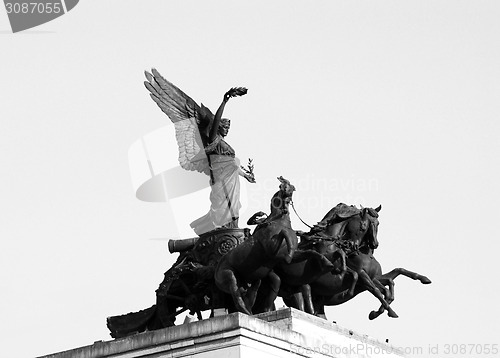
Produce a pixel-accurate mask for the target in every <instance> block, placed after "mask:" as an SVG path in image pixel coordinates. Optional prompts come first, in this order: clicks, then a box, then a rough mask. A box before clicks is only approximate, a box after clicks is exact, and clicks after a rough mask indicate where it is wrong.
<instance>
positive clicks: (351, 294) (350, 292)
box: [344, 267, 359, 297]
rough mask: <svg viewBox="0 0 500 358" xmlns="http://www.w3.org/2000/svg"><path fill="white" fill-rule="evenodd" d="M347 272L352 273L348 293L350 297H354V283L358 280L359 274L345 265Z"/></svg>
mask: <svg viewBox="0 0 500 358" xmlns="http://www.w3.org/2000/svg"><path fill="white" fill-rule="evenodd" d="M347 272H349V273H350V274H351V275H352V283H351V288H350V289H349V291H348V295H349V296H350V297H354V288H355V287H356V283H357V282H358V279H359V275H358V273H357V272H356V271H354V270H353V269H351V268H349V267H347ZM344 277H345V276H344Z"/></svg>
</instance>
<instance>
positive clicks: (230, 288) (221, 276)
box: [216, 269, 252, 315]
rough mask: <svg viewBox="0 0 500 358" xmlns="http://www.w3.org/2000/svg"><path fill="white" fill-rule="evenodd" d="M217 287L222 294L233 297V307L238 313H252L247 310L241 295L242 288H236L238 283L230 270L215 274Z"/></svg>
mask: <svg viewBox="0 0 500 358" xmlns="http://www.w3.org/2000/svg"><path fill="white" fill-rule="evenodd" d="M216 283H217V286H218V287H219V288H220V289H221V290H222V291H224V292H228V293H229V294H231V296H232V297H233V301H234V305H235V307H236V309H237V310H238V311H240V312H243V313H246V314H248V315H251V314H252V313H251V312H250V310H249V309H248V307H247V306H246V304H245V301H244V300H243V297H242V295H241V293H242V288H241V287H238V281H237V280H236V276H235V275H234V272H233V271H232V270H230V269H222V270H219V272H217V279H216Z"/></svg>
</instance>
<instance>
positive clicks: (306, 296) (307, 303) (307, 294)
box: [300, 285, 314, 314]
mask: <svg viewBox="0 0 500 358" xmlns="http://www.w3.org/2000/svg"><path fill="white" fill-rule="evenodd" d="M300 291H301V294H302V298H303V301H304V307H303V311H304V312H307V313H309V314H314V306H313V301H312V295H311V286H309V285H302V286H301V288H300Z"/></svg>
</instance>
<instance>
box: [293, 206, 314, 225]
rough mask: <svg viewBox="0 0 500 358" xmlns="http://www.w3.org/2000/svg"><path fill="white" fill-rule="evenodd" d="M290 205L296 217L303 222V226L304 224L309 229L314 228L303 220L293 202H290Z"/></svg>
mask: <svg viewBox="0 0 500 358" xmlns="http://www.w3.org/2000/svg"><path fill="white" fill-rule="evenodd" d="M290 204H291V205H292V209H293V211H294V212H295V215H297V217H298V218H299V220H300V221H302V224H304V225H305V226H307V227H308V228H309V229H312V228H313V227H312V226H311V225H309V224H307V223H306V222H305V221H304V220H302V218H301V217H300V216H299V214H298V213H297V210H295V206H294V205H293V201H292V200H290Z"/></svg>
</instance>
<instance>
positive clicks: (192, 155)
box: [144, 69, 255, 235]
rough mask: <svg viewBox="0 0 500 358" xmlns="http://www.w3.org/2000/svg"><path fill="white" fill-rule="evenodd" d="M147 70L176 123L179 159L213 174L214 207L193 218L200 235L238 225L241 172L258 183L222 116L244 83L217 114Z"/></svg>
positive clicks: (160, 100)
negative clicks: (243, 163) (244, 165)
mask: <svg viewBox="0 0 500 358" xmlns="http://www.w3.org/2000/svg"><path fill="white" fill-rule="evenodd" d="M151 72H152V73H149V72H147V71H146V72H145V74H146V79H147V81H144V84H145V85H146V88H147V89H148V90H149V92H150V96H151V98H152V99H153V100H154V101H155V102H156V104H158V106H159V107H160V109H161V110H162V111H163V112H164V113H165V114H166V115H167V116H168V117H169V118H170V120H171V121H172V122H173V123H174V126H175V133H176V138H177V144H178V146H179V163H180V165H181V167H182V168H184V169H186V170H193V171H194V170H195V171H198V172H200V173H205V174H207V175H209V176H210V185H211V189H212V190H211V193H210V202H211V206H210V210H209V211H208V213H207V214H206V215H204V216H202V217H201V218H199V219H197V220H195V221H193V222H192V223H191V227H192V228H193V230H194V231H195V232H196V234H197V235H201V234H203V233H205V232H208V231H211V230H214V229H216V228H220V227H226V228H233V227H238V216H239V210H240V207H241V204H240V200H239V196H240V181H239V176H242V177H244V178H245V179H246V180H248V181H249V182H250V183H255V178H254V175H253V173H252V172H251V170H250V171H248V170H245V169H244V168H242V167H241V166H240V163H239V160H238V159H237V158H236V157H235V152H234V149H233V148H232V147H231V146H230V145H229V144H228V143H227V142H226V141H225V140H224V137H225V136H226V135H227V133H228V131H229V127H230V121H229V119H227V118H222V113H223V112H224V107H225V105H226V103H227V102H228V101H229V99H230V98H231V97H237V96H243V95H244V94H246V93H247V89H246V88H244V87H234V88H231V89H230V90H229V91H227V92H226V93H225V94H224V98H223V100H222V103H221V105H220V106H219V108H218V109H217V112H215V115H213V114H212V112H211V111H210V110H209V109H208V108H207V107H205V106H204V105H203V104H201V106H199V105H198V104H197V103H196V102H195V101H194V100H193V99H191V97H189V96H188V95H186V94H185V93H184V92H182V91H181V90H180V89H179V88H177V87H176V86H175V85H174V84H172V83H170V82H169V81H167V80H166V79H165V78H163V77H162V76H161V75H160V73H159V72H158V71H157V70H155V69H152V71H151Z"/></svg>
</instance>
